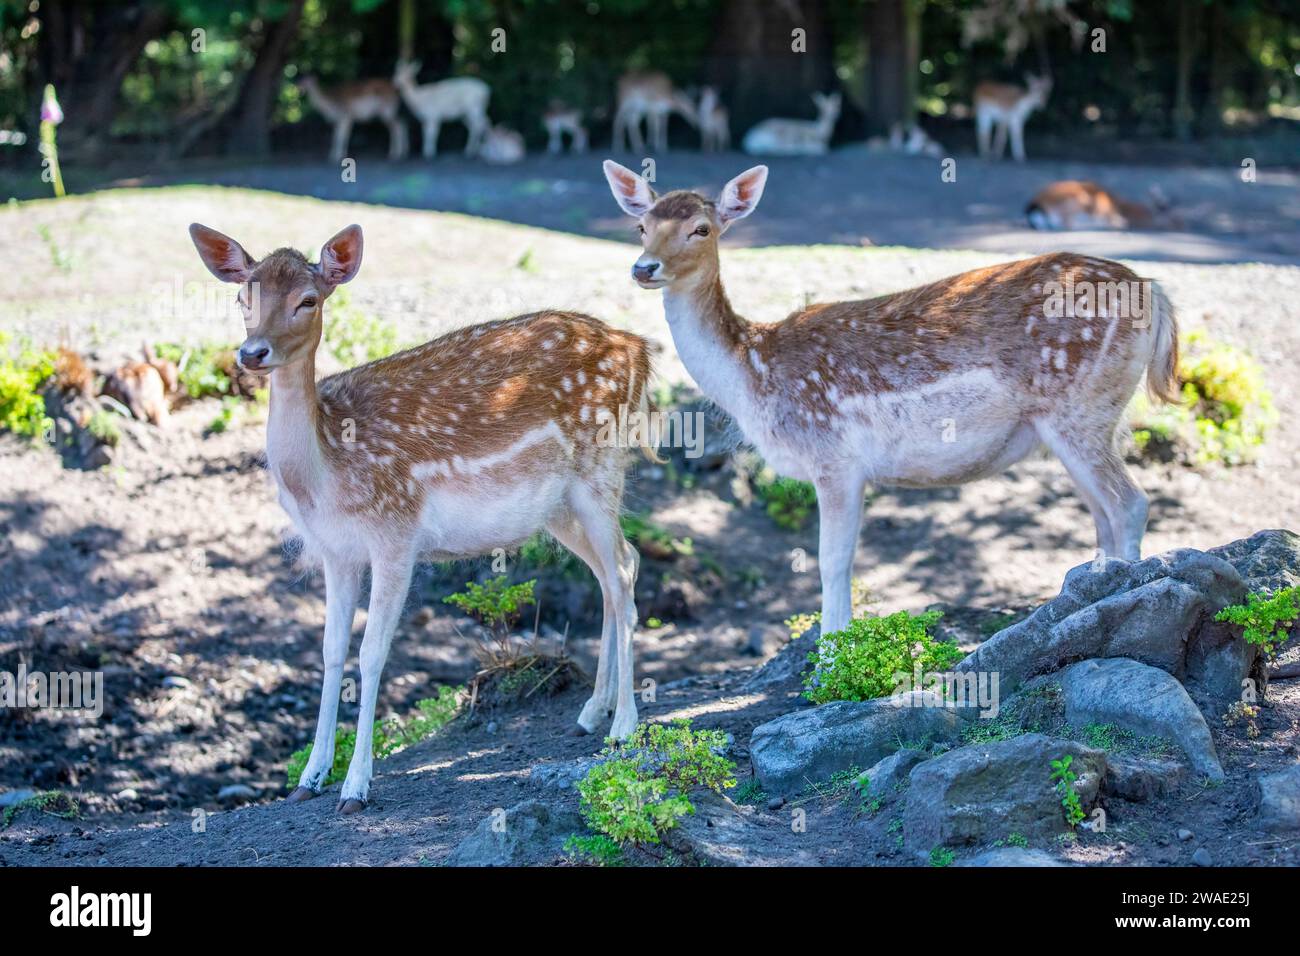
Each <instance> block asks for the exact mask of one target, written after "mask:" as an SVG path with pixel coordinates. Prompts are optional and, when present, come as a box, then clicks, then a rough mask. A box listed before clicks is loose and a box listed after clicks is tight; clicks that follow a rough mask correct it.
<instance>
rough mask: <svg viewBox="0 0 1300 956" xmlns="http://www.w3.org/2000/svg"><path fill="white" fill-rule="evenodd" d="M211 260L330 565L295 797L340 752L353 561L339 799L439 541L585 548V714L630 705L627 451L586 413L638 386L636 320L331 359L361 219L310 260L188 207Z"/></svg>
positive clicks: (273, 440)
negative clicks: (354, 684)
mask: <svg viewBox="0 0 1300 956" xmlns="http://www.w3.org/2000/svg"><path fill="white" fill-rule="evenodd" d="M190 235H191V237H192V238H193V240H194V244H195V246H196V247H197V248H198V251H199V255H200V257H201V258H202V259H203V262H204V264H205V265H206V266H207V267H208V269H209V270H210V271H211V272H212V274H213V275H214V276H216V277H217V278H218V279H220V280H221V281H223V282H232V283H238V284H239V285H240V290H239V296H238V299H239V303H240V306H241V308H242V310H243V314H244V326H245V329H246V331H247V338H246V339H245V340H244V343H243V345H241V346H240V348H239V353H238V354H239V361H240V364H241V365H242V366H243V367H245V368H248V369H253V370H256V371H257V372H259V373H262V374H269V375H270V384H271V399H270V410H269V417H268V420H267V429H266V437H267V451H266V457H267V467H268V469H269V470H270V472H271V474H272V476H273V477H274V478H275V482H276V485H277V486H278V488H279V499H280V504H281V505H282V506H283V507H284V509H285V511H286V512H288V514H289V516H290V518H291V519H292V521H293V523H294V525H295V527H296V529H297V531H298V533H299V534H301V535H302V538H303V540H304V544H305V545H306V552H307V553H308V554H312V555H314V556H316V557H318V558H319V560H320V561H321V562H322V564H323V566H324V578H325V638H324V665H325V668H324V680H323V683H322V689H321V705H320V719H319V721H318V723H317V725H316V738H315V742H314V743H313V744H312V752H311V758H310V759H309V760H308V762H307V766H306V769H305V770H304V771H303V774H302V782H301V784H300V786H299V787H298V789H297V790H295V791H294V792H293V794H292V795H291V796H290V798H289V799H290V800H295V801H296V800H303V799H307V798H309V797H311V796H313V795H315V794H316V793H317V792H319V790H320V788H321V786H322V784H323V782H324V780H325V778H326V775H327V774H328V773H329V770H330V767H331V765H332V764H333V760H334V728H335V724H336V721H337V716H338V702H339V687H340V682H341V681H342V678H343V665H344V662H345V660H346V658H347V653H348V644H349V641H350V638H351V634H352V619H353V615H354V612H355V610H356V605H357V599H358V597H359V595H360V592H361V581H362V576H363V573H364V572H365V570H366V568H367V567H368V568H369V570H370V610H369V615H368V617H367V620H366V628H365V637H364V639H363V640H362V642H361V652H360V660H361V701H360V713H359V715H358V718H357V740H358V741H362V742H363V743H362V745H361V746H358V747H357V749H356V753H355V755H354V756H353V758H352V762H351V764H350V765H349V767H348V773H347V778H346V779H345V780H344V783H343V789H342V794H341V799H340V801H339V809H340V810H342V811H343V812H345V813H355V812H357V811H359V810H361V809H362V808H363V807H364V806H365V801H366V797H367V793H368V790H369V786H370V778H371V765H372V754H371V748H370V747H369V746H366V745H365V744H364V742H366V741H369V740H371V737H372V732H373V729H374V724H375V705H376V699H377V697H378V694H379V678H380V674H381V673H382V672H383V668H384V660H385V658H386V657H387V656H388V647H389V644H390V642H391V641H392V639H393V633H394V630H395V629H396V627H397V621H398V617H399V615H400V614H401V611H402V606H403V603H404V602H405V600H406V595H407V590H408V588H409V586H410V583H411V574H412V569H413V567H414V565H415V562H416V559H417V556H432V557H433V558H434V559H435V560H439V561H445V560H451V559H455V558H460V557H467V556H474V555H479V554H482V553H484V552H487V551H489V550H491V549H494V548H497V547H513V546H516V545H518V544H520V543H521V542H523V541H525V540H527V539H528V538H529V537H530V536H531V535H533V534H534V533H536V532H538V531H540V530H543V529H544V530H546V531H548V532H549V533H550V534H552V535H553V536H554V537H555V538H556V539H558V540H559V541H560V542H561V543H562V544H563V545H564V546H565V547H566V548H568V549H569V550H570V551H572V552H573V553H574V554H576V555H577V556H578V557H579V558H581V559H582V560H583V561H584V562H586V564H587V565H588V566H589V567H590V568H591V570H592V572H593V573H594V574H595V576H596V579H597V580H598V581H599V582H600V587H601V593H602V594H603V596H604V611H605V614H604V625H603V630H602V634H601V648H600V661H599V665H598V667H597V671H596V686H595V690H594V692H593V694H592V696H591V699H590V700H588V701H587V703H586V705H585V706H584V707H583V708H582V712H581V713H580V714H579V716H578V725H579V727H580V728H581V729H582V730H583V731H586V732H591V731H593V730H594V729H595V728H596V726H597V725H598V724H599V723H601V722H602V721H603V720H604V719H605V718H606V717H607V716H608V714H609V713H610V712H611V711H612V712H613V725H612V728H611V731H610V733H611V736H613V737H616V738H621V737H625V736H627V735H628V734H630V733H631V732H632V730H633V729H634V728H635V726H636V722H637V712H636V701H635V698H634V697H633V693H632V635H633V631H634V630H635V628H636V606H635V604H634V603H633V586H634V584H635V582H636V574H637V564H638V557H637V553H636V550H635V549H634V548H633V547H632V546H631V545H630V544H628V543H627V541H626V540H625V539H624V537H623V534H622V531H621V530H620V527H619V507H620V503H621V500H622V495H623V471H624V466H625V464H626V460H625V459H626V451H625V450H624V449H622V448H619V447H615V445H616V444H617V442H616V441H610V440H604V441H599V440H597V439H598V436H599V434H600V433H599V431H598V427H602V426H598V424H597V422H598V421H599V420H600V419H602V418H605V419H606V420H612V419H609V416H610V415H613V416H614V417H615V418H617V415H618V411H619V408H620V406H627V407H630V408H633V409H640V408H642V407H643V406H644V404H645V402H646V389H647V377H648V376H649V374H650V360H649V353H648V351H647V346H646V342H645V340H644V339H641V338H640V337H638V336H636V335H632V334H630V333H627V332H620V331H616V330H614V329H611V328H609V327H608V326H606V325H604V324H603V323H601V322H599V321H597V320H596V319H593V318H591V317H590V316H586V315H579V314H576V313H572V312H556V311H547V312H535V313H532V314H530V315H521V316H516V317H515V318H512V319H505V320H501V321H496V322H489V323H486V324H484V325H478V326H473V327H470V328H465V329H461V330H459V331H456V332H451V333H449V334H447V335H444V336H442V337H441V338H437V339H434V340H433V341H431V342H426V343H425V344H424V345H420V346H417V347H416V348H413V349H408V350H407V351H405V352H401V353H398V354H396V355H391V356H389V357H387V358H384V359H380V360H378V361H375V362H370V363H368V364H366V365H361V366H358V367H356V368H353V369H350V370H348V371H346V372H341V373H339V374H337V375H331V376H329V377H328V378H326V379H323V380H322V381H321V382H320V383H319V384H318V383H317V382H316V376H315V355H316V349H317V346H318V345H319V344H320V340H321V319H322V308H323V306H324V303H325V300H326V299H327V298H328V297H329V296H330V294H331V293H332V292H333V291H334V290H335V289H336V288H337V287H338V286H339V285H341V284H343V283H345V282H348V281H350V280H351V279H352V278H353V277H355V276H356V274H357V270H358V269H359V268H360V266H361V252H362V237H361V228H360V227H359V226H349V227H347V228H346V229H344V230H343V231H342V232H340V233H339V234H338V235H336V236H335V237H334V238H332V239H330V240H329V242H327V243H325V245H324V247H322V249H321V254H320V261H319V262H316V263H309V262H308V261H307V260H306V259H305V258H304V257H303V256H302V255H301V254H300V253H298V252H296V251H295V250H293V249H277V250H276V251H275V252H272V253H271V254H270V255H268V256H267V257H266V258H264V259H262V260H261V261H257V260H254V259H253V258H252V257H251V256H250V255H249V254H248V253H247V252H245V251H244V249H243V247H242V246H240V245H239V243H237V242H235V240H233V239H230V238H228V237H226V236H224V235H222V234H221V233H219V232H216V231H214V230H212V229H209V228H207V227H206V226H201V225H199V224H197V223H195V224H194V225H192V226H190Z"/></svg>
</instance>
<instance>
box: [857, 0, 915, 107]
mask: <svg viewBox="0 0 1300 956" xmlns="http://www.w3.org/2000/svg"><path fill="white" fill-rule="evenodd" d="M866 31H867V91H866V103H867V119H868V121H869V123H870V124H871V129H872V131H874V132H885V131H887V130H888V129H889V128H890V126H892V125H893V124H894V123H902V124H904V125H906V124H908V123H911V122H912V120H913V119H914V118H915V116H916V70H917V50H918V48H919V45H920V26H919V23H918V18H917V14H916V11H915V10H914V9H913V7H912V4H910V3H909V2H908V0H872V2H870V3H868V4H867V22H866Z"/></svg>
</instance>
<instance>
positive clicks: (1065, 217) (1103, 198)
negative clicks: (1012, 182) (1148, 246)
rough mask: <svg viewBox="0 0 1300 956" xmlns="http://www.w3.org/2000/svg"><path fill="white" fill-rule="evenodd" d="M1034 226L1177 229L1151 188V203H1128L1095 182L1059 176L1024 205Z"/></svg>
mask: <svg viewBox="0 0 1300 956" xmlns="http://www.w3.org/2000/svg"><path fill="white" fill-rule="evenodd" d="M1025 217H1026V218H1027V219H1028V220H1029V225H1031V226H1032V227H1033V228H1035V229H1159V228H1166V227H1169V228H1178V227H1179V225H1180V224H1179V222H1178V217H1177V216H1174V215H1173V214H1172V213H1171V212H1170V206H1169V200H1168V199H1166V198H1165V196H1164V194H1163V193H1162V192H1161V191H1160V190H1159V189H1158V188H1157V187H1154V186H1153V187H1152V188H1151V205H1150V206H1148V205H1146V204H1145V203H1140V202H1130V201H1129V200H1127V199H1124V198H1123V197H1121V196H1118V195H1116V194H1115V193H1113V192H1110V191H1109V190H1107V189H1103V188H1102V187H1100V186H1098V185H1097V184H1096V183H1092V182H1081V181H1080V180H1077V179H1063V180H1060V181H1059V182H1055V183H1049V184H1048V185H1046V186H1044V187H1043V188H1042V189H1040V190H1039V191H1038V192H1037V193H1036V194H1035V195H1034V198H1033V199H1031V200H1030V201H1029V205H1028V206H1026V207H1025Z"/></svg>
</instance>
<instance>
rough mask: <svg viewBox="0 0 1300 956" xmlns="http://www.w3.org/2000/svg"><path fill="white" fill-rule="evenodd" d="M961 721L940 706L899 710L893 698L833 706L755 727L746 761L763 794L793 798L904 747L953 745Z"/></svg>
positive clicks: (850, 702)
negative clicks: (748, 756)
mask: <svg viewBox="0 0 1300 956" xmlns="http://www.w3.org/2000/svg"><path fill="white" fill-rule="evenodd" d="M960 732H961V721H960V719H959V718H958V717H957V716H956V715H955V714H954V713H952V711H950V710H948V709H946V708H943V707H927V706H922V707H910V706H899V705H898V704H897V703H896V701H895V700H894V699H892V698H888V697H881V698H877V699H876V700H866V701H836V702H834V703H830V704H823V705H822V706H820V707H813V708H809V709H807V710H797V711H795V712H794V713H790V714H785V715H784V716H782V717H778V718H776V719H775V720H770V721H768V722H767V723H765V724H760V725H759V726H758V727H755V728H754V735H753V737H752V738H751V739H750V745H749V750H750V759H751V760H752V761H753V764H754V773H755V775H756V776H757V777H758V780H759V782H760V783H761V784H762V785H763V789H764V790H765V791H767V792H768V793H770V794H776V795H781V796H792V795H794V794H797V793H802V792H803V791H805V790H806V789H808V788H809V787H810V786H812V785H813V784H820V783H824V782H825V781H827V780H829V779H830V778H831V776H832V775H833V774H836V773H839V772H841V771H846V770H852V769H854V768H856V769H858V770H861V769H862V768H863V767H870V766H871V765H873V764H875V763H876V762H878V761H880V760H882V759H883V758H885V757H887V756H889V755H890V754H892V753H893V752H894V751H896V750H898V749H899V748H900V747H902V746H904V745H925V744H927V743H930V742H933V741H952V740H956V739H957V738H958V737H959V736H960Z"/></svg>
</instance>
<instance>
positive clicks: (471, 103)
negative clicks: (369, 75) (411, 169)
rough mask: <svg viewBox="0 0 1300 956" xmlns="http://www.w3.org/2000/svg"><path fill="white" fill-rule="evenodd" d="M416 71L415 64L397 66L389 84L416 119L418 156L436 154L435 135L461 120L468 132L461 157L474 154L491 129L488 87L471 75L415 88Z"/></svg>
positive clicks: (431, 156) (416, 66)
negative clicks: (419, 132) (393, 86)
mask: <svg viewBox="0 0 1300 956" xmlns="http://www.w3.org/2000/svg"><path fill="white" fill-rule="evenodd" d="M419 72H420V64H419V63H414V62H411V63H398V64H397V67H396V69H395V70H394V72H393V84H394V85H395V86H396V87H397V89H398V90H399V91H400V92H401V94H402V99H403V100H405V101H406V106H407V108H408V109H410V111H411V112H412V113H414V114H415V115H416V117H417V118H418V119H419V120H420V131H421V134H422V137H423V142H422V148H421V150H420V152H421V155H422V156H424V158H425V159H433V158H434V157H435V156H437V155H438V133H439V132H440V131H441V130H442V124H443V123H446V122H449V121H453V120H462V121H463V122H464V123H465V126H466V127H467V128H468V129H469V139H468V140H467V141H466V142H465V155H466V156H475V155H477V154H478V151H479V149H480V147H482V145H483V139H484V137H486V136H487V133H488V130H489V129H490V128H491V127H492V123H491V122H490V121H489V120H488V115H487V108H488V100H490V99H491V98H492V89H491V87H489V86H488V85H487V84H486V83H484V82H483V81H482V80H480V79H476V78H475V77H472V76H460V77H453V78H452V79H450V80H440V81H439V82H437V83H425V84H424V85H419V84H417V83H416V82H415V77H416V74H418V73H419Z"/></svg>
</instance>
